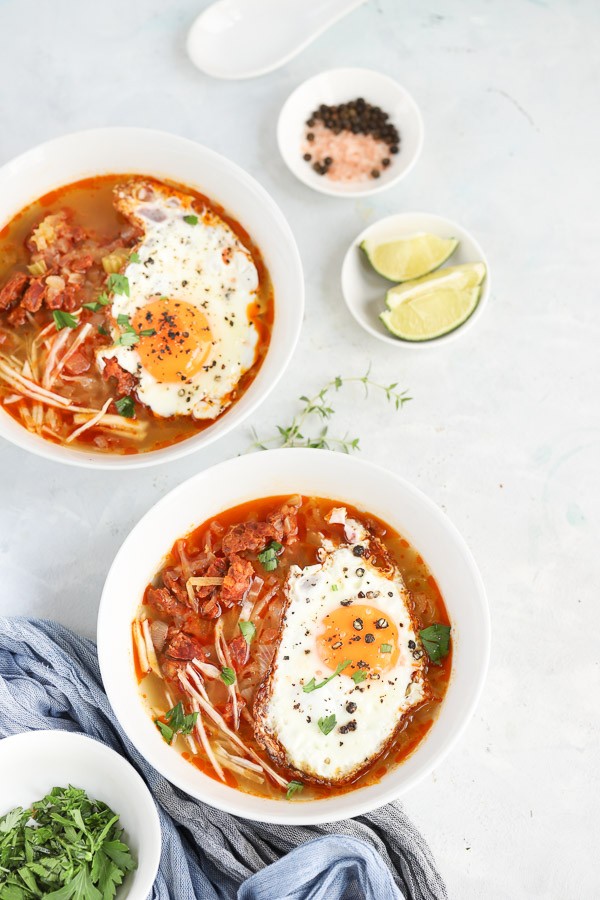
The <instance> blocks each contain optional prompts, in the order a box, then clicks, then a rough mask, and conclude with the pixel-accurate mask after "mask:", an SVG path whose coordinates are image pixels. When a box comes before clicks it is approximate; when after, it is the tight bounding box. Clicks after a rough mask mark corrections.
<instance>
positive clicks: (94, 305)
mask: <svg viewBox="0 0 600 900" xmlns="http://www.w3.org/2000/svg"><path fill="white" fill-rule="evenodd" d="M109 303H110V300H109V299H108V295H107V294H105V293H104V292H102V293H101V294H99V295H98V297H97V298H96V299H95V300H92V301H91V303H82V304H81V305H82V306H83V308H84V309H91V311H92V312H98V310H99V309H100V308H101V307H102V306H108V304H109Z"/></svg>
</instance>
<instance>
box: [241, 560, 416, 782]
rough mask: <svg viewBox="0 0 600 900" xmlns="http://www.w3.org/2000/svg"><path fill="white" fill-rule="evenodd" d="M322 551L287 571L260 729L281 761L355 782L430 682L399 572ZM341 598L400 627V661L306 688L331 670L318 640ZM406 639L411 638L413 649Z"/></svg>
mask: <svg viewBox="0 0 600 900" xmlns="http://www.w3.org/2000/svg"><path fill="white" fill-rule="evenodd" d="M322 555H324V559H323V562H322V563H321V564H319V565H314V566H307V567H306V568H304V569H300V568H298V567H293V568H292V569H291V570H290V574H289V577H288V579H287V583H286V594H287V598H288V604H287V608H286V611H285V615H284V620H283V625H282V632H281V639H280V643H279V645H278V648H277V651H276V655H275V659H274V662H273V666H272V669H271V673H270V676H269V682H268V685H266V686H265V690H264V691H263V696H262V698H261V701H260V702H259V703H258V704H257V708H255V714H256V715H257V726H256V733H257V737H258V739H259V740H261V737H262V741H261V742H262V743H263V745H264V746H265V747H266V748H267V749H268V750H270V751H273V749H274V748H276V749H275V753H274V754H272V755H275V756H276V755H277V752H278V751H279V750H281V751H283V754H284V756H285V759H280V760H279V761H280V762H282V763H283V764H285V765H287V766H288V767H290V768H292V769H295V770H296V771H297V772H299V773H303V774H305V775H307V776H310V777H312V778H314V779H316V780H321V781H325V782H328V783H335V782H336V781H345V780H348V779H350V778H351V777H352V776H353V775H354V774H355V773H357V772H359V771H361V770H362V769H364V768H365V767H367V766H368V764H369V763H370V762H371V761H372V760H373V758H375V757H376V756H377V755H378V754H379V753H381V752H382V750H383V749H384V748H385V746H386V745H387V743H388V742H389V740H390V738H391V737H392V735H393V733H394V731H395V730H396V728H397V727H398V725H399V723H400V720H401V719H402V717H403V716H405V715H406V713H408V712H409V711H410V710H411V708H413V707H415V706H417V705H419V704H420V703H422V702H423V700H424V699H426V698H427V696H428V692H429V687H428V685H427V682H426V680H425V678H424V674H423V667H424V661H425V660H424V655H423V653H422V650H421V649H420V648H421V644H420V640H419V638H418V636H417V635H416V634H415V630H414V626H413V622H412V618H411V615H410V612H409V606H408V594H407V592H406V588H405V587H404V584H403V582H402V579H401V576H400V574H399V573H395V574H392V575H391V577H386V575H384V574H383V573H382V572H380V571H379V570H378V569H376V568H375V567H374V566H373V565H371V563H370V562H368V561H367V560H365V559H364V558H357V557H356V556H355V555H354V554H353V552H352V549H351V547H350V546H348V545H342V546H340V547H338V548H337V549H334V550H332V551H330V552H325V553H324V552H323V551H322ZM361 572H363V573H364V574H360V573H361ZM334 587H335V588H336V589H334ZM359 591H362V592H364V593H365V594H366V592H367V591H372V592H373V593H374V595H375V596H374V598H373V599H372V600H364V599H358V596H357V595H358V592H359ZM343 600H346V601H347V600H351V601H352V602H353V603H355V604H360V605H372V606H374V607H376V608H377V609H379V610H381V612H382V613H383V614H384V615H385V617H386V618H387V619H388V620H390V621H393V622H394V623H395V624H396V627H397V629H398V634H399V644H400V655H399V660H398V663H397V665H396V666H395V667H393V668H392V669H390V670H389V671H387V672H384V673H382V674H381V676H380V677H375V678H372V677H368V678H367V679H366V680H365V681H363V682H361V683H359V684H355V683H354V682H353V680H352V679H351V678H350V677H347V676H345V675H343V674H340V675H337V676H336V677H335V678H333V679H332V680H331V681H329V682H328V683H327V684H326V685H324V686H323V687H320V688H318V689H317V690H313V691H312V692H310V693H305V692H304V691H303V685H305V684H307V683H308V682H310V680H311V678H316V680H317V682H318V681H320V680H323V679H325V678H327V677H329V676H330V675H331V674H332V672H331V671H330V670H329V669H328V668H327V667H326V666H325V665H324V664H323V662H322V661H321V659H320V656H319V654H318V651H317V645H316V640H315V638H316V635H317V634H318V632H319V629H320V627H321V624H320V623H322V621H323V619H324V617H325V616H326V615H328V614H329V613H332V612H334V611H335V610H336V609H337V608H338V607H339V606H340V604H341V601H343ZM409 641H411V642H413V641H414V644H413V647H412V648H410V647H409V646H408V644H409ZM348 702H352V703H356V709H355V710H353V711H352V712H351V713H350V712H348V711H347V709H346V704H347V703H348ZM331 715H335V717H336V725H335V727H334V729H333V730H332V731H331V732H330V733H329V734H327V735H325V734H323V733H322V731H321V730H320V729H319V726H318V721H319V719H321V718H325V717H327V716H331ZM351 720H354V722H355V723H356V728H355V730H353V731H350V732H347V733H346V734H344V733H342V732H341V731H340V727H343V726H344V725H346V724H347V723H348V722H350V721H351Z"/></svg>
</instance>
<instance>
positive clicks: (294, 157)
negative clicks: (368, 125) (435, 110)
mask: <svg viewBox="0 0 600 900" xmlns="http://www.w3.org/2000/svg"><path fill="white" fill-rule="evenodd" d="M358 97H363V98H364V99H365V100H366V101H367V103H371V104H373V105H374V106H380V107H381V109H382V110H383V111H384V112H386V113H388V114H389V117H390V122H391V123H392V124H393V125H395V126H396V128H397V129H398V131H399V133H400V152H399V153H397V154H395V155H393V156H392V157H391V159H392V160H393V162H392V163H391V165H390V166H388V168H387V169H383V170H382V171H381V175H380V177H379V178H377V179H373V178H371V179H369V180H368V181H361V182H352V183H343V182H336V181H332V180H331V179H330V178H328V177H327V175H318V174H317V173H316V172H315V171H314V170H313V168H312V165H311V164H310V163H309V162H306V161H305V160H304V159H303V158H302V144H303V143H304V133H305V127H306V120H307V119H308V118H310V115H311V113H312V112H313V111H314V110H315V109H317V108H318V107H319V106H320V105H321V104H322V103H325V104H326V105H327V106H332V105H337V104H340V103H347V102H349V101H351V100H356V99H357V98H358ZM277 141H278V143H279V150H280V152H281V155H282V156H283V159H284V161H285V163H286V165H287V167H288V168H289V170H290V171H291V172H293V174H294V175H295V176H296V178H299V179H300V181H302V182H303V183H304V184H306V185H308V187H311V188H313V189H314V190H315V191H320V192H321V193H322V194H330V195H331V196H333V197H366V196H369V195H370V194H377V193H379V192H380V191H385V190H387V188H389V187H391V186H392V185H393V184H396V183H397V182H398V181H400V180H401V179H402V178H404V177H405V175H407V174H408V173H409V172H410V170H411V169H412V168H413V166H414V165H415V163H416V161H417V159H418V158H419V155H420V153H421V148H422V146H423V119H422V118H421V113H420V111H419V107H418V106H417V104H416V103H415V101H414V100H413V98H412V97H411V95H410V94H409V93H408V91H407V90H405V88H403V87H402V86H401V85H399V84H398V82H397V81H394V79H393V78H390V77H389V75H384V74H382V73H381V72H374V71H373V70H372V69H358V68H352V69H329V70H328V71H326V72H321V73H320V74H318V75H314V76H313V77H312V78H309V79H308V81H305V82H303V84H301V85H300V86H299V87H297V88H296V90H295V91H294V92H293V93H292V94H290V96H289V97H288V99H287V100H286V102H285V103H284V105H283V108H282V110H281V112H280V114H279V121H278V123H277Z"/></svg>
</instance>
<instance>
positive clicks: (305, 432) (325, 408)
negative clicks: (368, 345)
mask: <svg viewBox="0 0 600 900" xmlns="http://www.w3.org/2000/svg"><path fill="white" fill-rule="evenodd" d="M350 384H362V385H363V387H364V391H365V398H367V397H368V396H369V392H370V391H376V392H379V393H382V394H383V395H384V396H385V399H386V400H387V401H388V403H391V404H393V406H394V408H395V409H402V407H403V406H404V404H405V403H408V401H409V400H412V397H409V396H408V392H407V391H399V390H397V388H398V382H392V384H380V383H379V382H377V381H373V379H372V378H371V366H370V365H369V368H368V369H367V371H366V372H365V374H364V375H361V376H356V375H355V376H346V377H343V376H341V375H336V377H335V378H332V380H331V381H328V382H327V384H326V385H325V386H324V387H322V388H321V390H320V391H319V392H318V393H317V394H315V395H314V396H313V397H306V396H302V397H300V398H299V400H300V402H301V403H302V404H303V406H302V408H301V409H300V412H299V413H298V414H297V415H295V416H294V418H293V419H292V421H291V422H290V423H289V424H288V425H285V426H284V425H277V426H276V429H277V434H274V435H272V436H271V437H266V438H260V437H259V436H258V434H257V433H256V431H255V429H252V436H253V438H254V443H253V444H252V447H251V448H250V449H253V450H267V449H268V448H269V447H309V448H314V449H318V450H340V451H341V452H342V453H351V452H353V451H356V450H360V446H359V441H360V439H359V438H358V437H352V436H350V435H348V434H347V433H346V434H345V435H344V436H343V437H336V436H333V435H332V434H330V432H329V424H328V423H329V420H330V419H331V418H332V417H333V415H334V414H335V409H334V408H333V406H332V403H333V400H332V397H333V396H334V395H335V393H337V392H338V391H340V390H341V389H342V388H343V387H345V386H347V385H350ZM324 423H326V424H324ZM315 425H317V426H318V428H316V429H315ZM315 432H316V433H315Z"/></svg>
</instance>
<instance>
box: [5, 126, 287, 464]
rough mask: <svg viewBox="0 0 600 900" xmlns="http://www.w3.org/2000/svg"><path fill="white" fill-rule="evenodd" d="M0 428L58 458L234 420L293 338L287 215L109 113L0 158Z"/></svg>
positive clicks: (71, 459)
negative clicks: (92, 126) (118, 124)
mask: <svg viewBox="0 0 600 900" xmlns="http://www.w3.org/2000/svg"><path fill="white" fill-rule="evenodd" d="M0 198H1V200H0V435H1V436H3V437H5V438H7V439H8V440H11V441H13V442H14V443H16V444H18V445H19V446H21V447H23V448H25V449H27V450H31V451H32V452H34V453H38V454H40V455H42V456H46V457H48V458H50V459H53V460H58V461H62V462H67V463H73V464H75V465H83V466H92V467H97V468H125V467H135V466H142V465H151V464H153V463H157V462H163V461H166V460H172V459H174V458H176V457H179V456H182V455H183V454H185V453H189V452H190V451H192V450H194V449H199V448H201V447H203V446H205V445H206V444H207V443H209V442H210V441H212V440H214V439H215V438H217V437H219V436H220V435H222V434H224V433H225V432H227V431H229V430H230V429H231V428H233V427H234V426H235V425H236V424H237V423H239V422H241V421H242V420H243V419H244V418H245V417H246V416H247V415H249V413H250V412H252V410H254V409H255V408H256V406H257V405H258V404H259V403H260V402H261V401H262V400H263V399H264V398H265V397H266V395H267V394H268V393H269V391H270V390H271V389H272V388H273V386H274V385H275V384H276V383H277V380H278V379H279V377H280V376H281V374H282V373H283V371H284V369H285V367H286V365H287V362H288V361H289V358H290V356H291V354H292V352H293V350H294V347H295V344H296V341H297V337H298V334H299V330H300V325H301V321H302V312H303V303H304V298H303V291H304V288H303V277H302V268H301V263H300V258H299V255H298V251H297V248H296V244H295V242H294V238H293V236H292V234H291V231H290V229H289V227H288V225H287V223H286V221H285V219H284V217H283V215H282V214H281V212H280V211H279V209H278V208H277V206H276V205H275V203H274V202H273V201H272V200H271V198H270V197H269V196H268V194H267V193H266V191H264V189H263V188H261V187H260V185H259V184H258V183H257V182H256V181H254V179H253V178H251V177H250V176H249V175H247V174H246V173H245V172H244V171H243V170H242V169H240V168H238V166H236V165H234V164H233V163H231V162H229V161H228V160H226V159H225V158H224V157H222V156H220V155H219V154H217V153H214V152H213V151H211V150H209V149H207V148H206V147H202V146H201V145H199V144H196V143H194V142H192V141H189V140H186V139H184V138H180V137H176V136H175V135H170V134H164V133H162V132H155V131H149V130H145V129H134V128H109V129H99V130H96V131H86V132H81V133H78V134H71V135H67V136H66V137H62V138H58V139H57V140H54V141H50V142H49V143H47V144H43V145H42V146H40V147H37V148H36V149H34V150H31V151H29V152H27V153H25V154H23V155H22V156H20V157H18V158H17V159H14V160H13V161H12V162H10V163H8V164H7V165H5V166H4V167H3V168H2V169H0Z"/></svg>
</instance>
